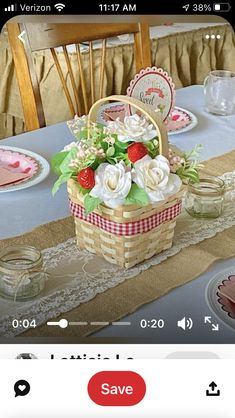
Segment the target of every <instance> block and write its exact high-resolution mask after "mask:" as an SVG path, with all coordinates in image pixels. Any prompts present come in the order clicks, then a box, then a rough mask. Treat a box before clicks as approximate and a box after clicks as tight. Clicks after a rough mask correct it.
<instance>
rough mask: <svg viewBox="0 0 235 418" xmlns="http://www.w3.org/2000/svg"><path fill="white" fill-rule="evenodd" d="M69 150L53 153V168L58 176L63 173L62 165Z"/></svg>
mask: <svg viewBox="0 0 235 418" xmlns="http://www.w3.org/2000/svg"><path fill="white" fill-rule="evenodd" d="M68 153H69V151H61V152H58V153H57V154H55V155H53V157H52V159H51V168H52V170H53V171H54V173H56V174H57V176H60V175H61V170H60V165H61V164H62V162H63V161H64V159H65V157H67V155H68Z"/></svg>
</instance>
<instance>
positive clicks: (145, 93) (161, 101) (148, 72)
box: [127, 67, 175, 120]
mask: <svg viewBox="0 0 235 418" xmlns="http://www.w3.org/2000/svg"><path fill="white" fill-rule="evenodd" d="M127 95H128V96H130V97H134V98H135V99H138V100H140V101H141V102H143V103H145V104H146V105H149V106H150V107H151V108H152V110H154V111H156V112H158V113H159V116H161V118H162V120H166V119H167V117H168V116H169V114H170V113H171V111H172V110H173V108H174V101H175V86H174V83H173V81H172V78H171V77H170V76H169V74H168V73H167V72H166V71H164V70H163V69H162V68H157V67H152V68H150V67H148V68H145V69H144V70H141V71H140V72H139V73H138V74H136V75H135V78H134V79H133V80H131V82H130V86H129V87H128V89H127ZM127 111H128V113H129V114H130V115H133V114H134V113H136V111H135V109H134V108H132V107H131V106H130V105H129V106H128V109H127Z"/></svg>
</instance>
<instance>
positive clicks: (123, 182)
mask: <svg viewBox="0 0 235 418" xmlns="http://www.w3.org/2000/svg"><path fill="white" fill-rule="evenodd" d="M130 188H131V172H130V170H128V168H127V167H126V166H125V164H124V163H123V162H120V163H117V164H115V165H111V164H107V163H103V164H100V166H99V167H98V168H97V170H96V173H95V186H94V187H93V189H92V190H91V191H90V195H91V196H93V197H99V198H100V199H101V200H102V201H103V202H104V203H105V205H107V206H109V207H110V208H116V207H117V206H121V205H123V203H124V201H125V198H126V196H127V195H128V193H129V191H130Z"/></svg>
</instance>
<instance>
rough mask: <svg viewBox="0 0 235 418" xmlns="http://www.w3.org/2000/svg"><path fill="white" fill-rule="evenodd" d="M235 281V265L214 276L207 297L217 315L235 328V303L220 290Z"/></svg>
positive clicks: (208, 287)
mask: <svg viewBox="0 0 235 418" xmlns="http://www.w3.org/2000/svg"><path fill="white" fill-rule="evenodd" d="M234 283H235V266H233V267H230V268H229V269H226V270H224V271H223V272H221V273H218V274H217V275H216V276H214V277H213V278H212V279H211V281H210V282H209V284H208V286H207V290H206V299H207V303H208V305H209V307H210V308H211V310H212V311H213V312H214V313H215V315H216V316H217V317H218V318H219V319H220V320H221V321H223V322H224V323H225V324H226V325H229V326H230V327H231V328H233V329H235V303H233V302H232V301H230V300H229V299H228V298H227V297H225V296H223V295H222V294H221V293H220V292H221V291H222V290H223V289H225V288H228V287H229V286H231V284H234Z"/></svg>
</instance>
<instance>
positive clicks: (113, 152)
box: [106, 147, 115, 157]
mask: <svg viewBox="0 0 235 418" xmlns="http://www.w3.org/2000/svg"><path fill="white" fill-rule="evenodd" d="M114 154H115V148H114V147H109V148H108V149H107V151H106V155H107V157H112V156H113V155H114Z"/></svg>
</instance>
